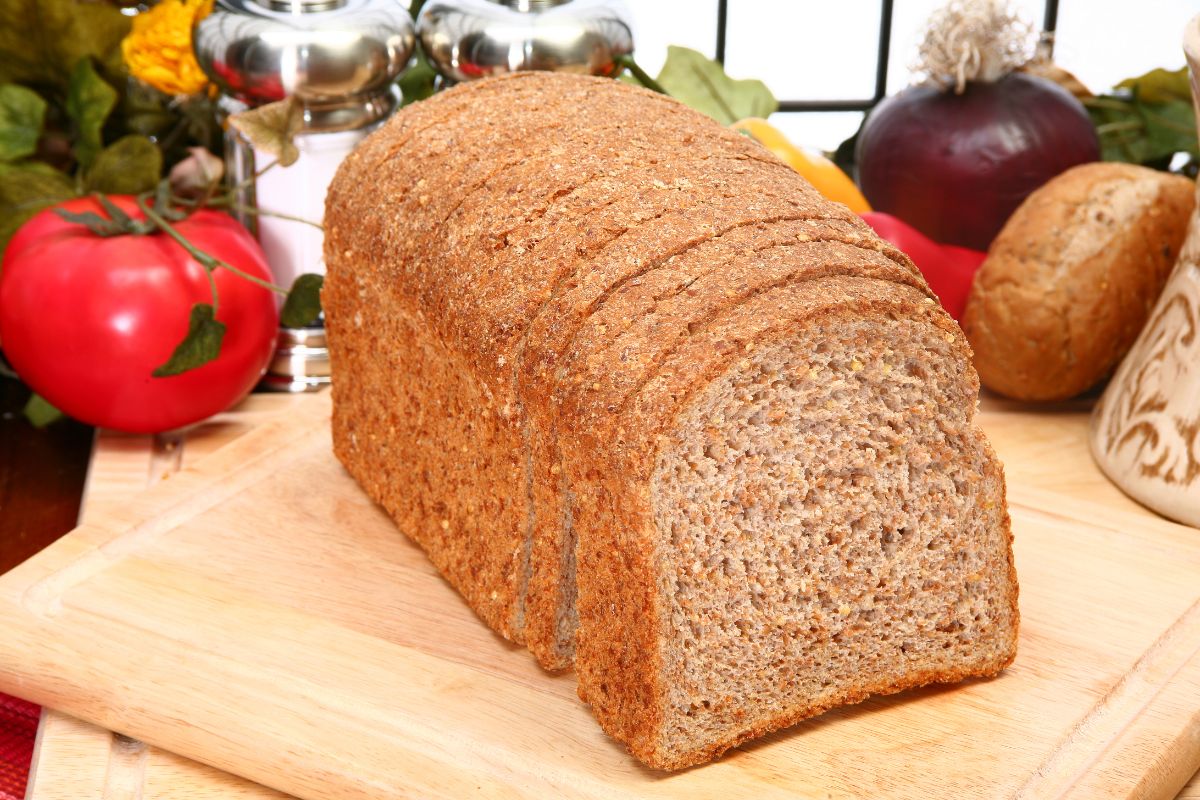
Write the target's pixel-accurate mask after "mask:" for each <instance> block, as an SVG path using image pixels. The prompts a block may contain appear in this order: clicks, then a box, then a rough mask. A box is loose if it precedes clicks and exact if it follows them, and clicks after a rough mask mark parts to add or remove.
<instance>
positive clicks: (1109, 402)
mask: <svg viewBox="0 0 1200 800" xmlns="http://www.w3.org/2000/svg"><path fill="white" fill-rule="evenodd" d="M1198 251H1200V240H1197V237H1192V239H1191V240H1190V241H1189V242H1188V245H1187V247H1186V248H1185V250H1184V253H1183V254H1182V257H1181V263H1180V264H1179V266H1178V268H1177V271H1178V272H1180V273H1183V272H1185V271H1186V272H1188V273H1190V274H1187V275H1185V274H1177V275H1174V276H1172V280H1171V281H1170V282H1169V283H1168V287H1167V293H1166V295H1165V296H1164V297H1163V298H1162V299H1161V301H1160V302H1159V304H1158V307H1157V308H1156V309H1155V312H1154V315H1153V316H1152V317H1151V319H1150V322H1149V323H1148V324H1147V326H1146V329H1145V331H1144V332H1143V333H1142V336H1141V337H1140V339H1139V341H1138V344H1137V346H1136V347H1135V348H1134V349H1133V350H1132V351H1131V352H1130V354H1129V357H1128V359H1127V361H1126V364H1124V365H1123V366H1122V369H1121V370H1120V371H1119V372H1118V374H1117V377H1116V378H1115V379H1114V381H1113V385H1112V386H1111V387H1110V392H1109V393H1107V394H1106V396H1105V397H1104V401H1103V403H1102V405H1101V408H1100V409H1098V413H1099V415H1100V417H1099V419H1100V420H1103V422H1102V423H1101V425H1102V433H1103V436H1104V441H1103V445H1102V449H1103V451H1104V452H1105V454H1106V455H1107V456H1108V457H1109V458H1112V459H1117V458H1118V457H1120V456H1121V455H1125V457H1126V458H1131V460H1132V461H1133V463H1135V464H1136V467H1137V471H1138V473H1139V474H1140V475H1141V476H1143V477H1144V478H1148V479H1154V480H1161V481H1163V482H1164V483H1166V484H1168V485H1177V486H1181V487H1184V486H1190V485H1191V484H1192V483H1193V482H1195V481H1197V480H1200V392H1197V393H1192V394H1196V395H1197V396H1193V397H1190V398H1189V397H1186V396H1181V395H1180V394H1179V392H1180V390H1181V389H1185V388H1186V387H1187V386H1189V384H1200V381H1198V380H1197V379H1195V378H1193V379H1192V380H1189V379H1188V378H1189V376H1188V373H1189V372H1196V371H1200V294H1196V293H1195V292H1194V291H1192V292H1189V291H1187V289H1186V288H1185V286H1186V284H1189V283H1190V284H1192V286H1191V287H1189V288H1192V289H1193V290H1194V289H1195V288H1196V287H1200V266H1198V265H1200V252H1198ZM1168 392H1171V394H1170V395H1168ZM1185 394H1186V392H1185ZM1126 448H1131V449H1132V451H1133V452H1132V453H1131V454H1122V451H1124V450H1125V449H1126Z"/></svg>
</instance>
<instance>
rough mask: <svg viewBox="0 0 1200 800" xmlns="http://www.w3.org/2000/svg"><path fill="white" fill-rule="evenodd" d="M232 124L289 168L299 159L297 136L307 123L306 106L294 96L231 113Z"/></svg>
mask: <svg viewBox="0 0 1200 800" xmlns="http://www.w3.org/2000/svg"><path fill="white" fill-rule="evenodd" d="M229 124H230V125H232V126H233V127H234V129H235V130H237V131H238V132H239V133H240V134H242V135H243V136H245V137H246V138H247V139H248V140H249V141H250V144H252V145H254V146H255V147H256V148H258V149H259V150H262V151H263V152H264V153H267V154H269V155H273V156H275V158H277V159H278V160H279V166H281V167H290V166H291V165H292V164H295V163H296V159H298V158H300V151H299V150H297V149H296V143H295V138H296V134H297V133H299V132H300V128H301V127H302V126H303V125H304V109H303V108H302V107H301V106H300V102H299V101H298V100H296V98H294V97H287V98H285V99H283V100H279V101H276V102H274V103H267V104H266V105H265V106H259V107H258V108H252V109H250V110H248V111H239V112H238V113H236V114H230V115H229Z"/></svg>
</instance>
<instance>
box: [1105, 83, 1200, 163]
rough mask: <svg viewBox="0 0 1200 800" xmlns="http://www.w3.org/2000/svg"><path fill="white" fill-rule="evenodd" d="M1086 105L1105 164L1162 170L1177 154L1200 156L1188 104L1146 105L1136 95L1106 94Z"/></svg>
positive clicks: (1189, 104)
mask: <svg viewBox="0 0 1200 800" xmlns="http://www.w3.org/2000/svg"><path fill="white" fill-rule="evenodd" d="M1086 105H1087V110H1088V114H1090V115H1091V118H1092V123H1093V124H1094V125H1095V126H1096V132H1097V133H1098V134H1099V136H1100V147H1101V158H1103V159H1104V160H1105V161H1122V162H1125V163H1129V164H1145V165H1147V166H1154V167H1161V166H1162V165H1163V164H1164V163H1166V162H1169V161H1170V160H1171V157H1172V156H1174V155H1175V154H1176V153H1188V154H1189V155H1190V156H1191V157H1192V158H1196V157H1197V156H1200V148H1198V147H1197V142H1196V122H1195V115H1194V112H1193V111H1192V105H1191V103H1190V102H1183V101H1182V100H1172V101H1170V102H1167V103H1145V102H1142V101H1141V100H1140V99H1139V98H1138V97H1136V96H1133V97H1128V96H1119V95H1118V96H1114V95H1105V96H1102V97H1094V98H1090V99H1089V100H1087V101H1086Z"/></svg>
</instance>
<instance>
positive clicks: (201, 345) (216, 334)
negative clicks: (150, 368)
mask: <svg viewBox="0 0 1200 800" xmlns="http://www.w3.org/2000/svg"><path fill="white" fill-rule="evenodd" d="M214 314H215V312H214V311H213V307H212V306H211V305H210V304H208V303H196V305H194V306H192V314H191V317H190V319H189V320H188V332H187V335H186V336H184V337H183V341H182V342H180V343H179V345H178V346H177V347H176V348H175V352H174V353H171V357H170V358H169V359H168V360H167V363H165V364H163V365H162V366H161V367H158V368H157V369H155V370H154V372H153V373H152V374H153V375H154V377H156V378H169V377H171V376H173V375H181V374H183V373H185V372H187V371H188V370H190V369H195V368H196V367H202V366H204V365H205V364H207V363H208V362H210V361H213V360H215V359H216V358H217V356H219V355H221V340H222V339H224V338H225V323H224V322H218V321H217V320H216V319H215V318H214Z"/></svg>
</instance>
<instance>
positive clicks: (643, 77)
mask: <svg viewBox="0 0 1200 800" xmlns="http://www.w3.org/2000/svg"><path fill="white" fill-rule="evenodd" d="M614 61H615V62H616V64H617V66H619V67H623V68H624V69H627V70H629V73H630V74H631V75H633V77H635V78H637V82H638V83H640V84H641V85H642V86H645V87H646V88H647V89H649V90H650V91H652V92H658V93H659V94H667V90H666V89H664V88H663V87H662V84H661V83H659V82H658V81H656V80H654V78H651V77H650V73H648V72H646V70H644V69H642V68H641V67H639V66H638V63H637V62H636V61H634V60H633V56H617V57H616V58H615V59H614Z"/></svg>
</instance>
